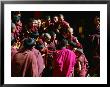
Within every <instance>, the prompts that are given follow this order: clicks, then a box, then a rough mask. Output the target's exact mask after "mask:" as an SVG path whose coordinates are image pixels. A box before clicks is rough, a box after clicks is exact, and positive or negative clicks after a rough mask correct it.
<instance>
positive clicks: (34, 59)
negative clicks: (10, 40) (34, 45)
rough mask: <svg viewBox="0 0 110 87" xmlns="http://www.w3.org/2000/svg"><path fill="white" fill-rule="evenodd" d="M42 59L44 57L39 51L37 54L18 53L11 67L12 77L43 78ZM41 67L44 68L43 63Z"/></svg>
mask: <svg viewBox="0 0 110 87" xmlns="http://www.w3.org/2000/svg"><path fill="white" fill-rule="evenodd" d="M40 58H42V56H41V55H40V53H38V51H36V54H35V52H33V51H32V50H27V51H24V52H18V53H16V54H15V56H14V58H13V60H12V65H11V70H12V71H11V73H12V74H11V75H12V77H39V76H41V75H40V74H41V72H42V71H39V70H40V69H39V68H40V67H39V64H40ZM41 61H42V59H41ZM40 65H41V67H42V66H43V64H42V62H41V64H40Z"/></svg>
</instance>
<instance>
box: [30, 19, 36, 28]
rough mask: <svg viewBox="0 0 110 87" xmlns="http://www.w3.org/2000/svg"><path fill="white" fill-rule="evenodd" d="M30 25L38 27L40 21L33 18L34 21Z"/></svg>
mask: <svg viewBox="0 0 110 87" xmlns="http://www.w3.org/2000/svg"><path fill="white" fill-rule="evenodd" d="M30 25H31V28H36V27H37V26H38V21H37V20H33V22H31V23H30Z"/></svg>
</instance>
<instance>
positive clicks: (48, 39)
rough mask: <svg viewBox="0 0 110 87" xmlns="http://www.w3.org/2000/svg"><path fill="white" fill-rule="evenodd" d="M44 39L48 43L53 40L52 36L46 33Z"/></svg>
mask: <svg viewBox="0 0 110 87" xmlns="http://www.w3.org/2000/svg"><path fill="white" fill-rule="evenodd" d="M43 38H44V41H46V42H48V41H50V40H51V36H50V34H49V33H44V35H43Z"/></svg>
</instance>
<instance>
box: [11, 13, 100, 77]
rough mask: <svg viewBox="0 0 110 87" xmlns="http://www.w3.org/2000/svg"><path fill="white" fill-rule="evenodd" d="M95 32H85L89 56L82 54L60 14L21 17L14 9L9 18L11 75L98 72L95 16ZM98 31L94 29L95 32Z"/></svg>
mask: <svg viewBox="0 0 110 87" xmlns="http://www.w3.org/2000/svg"><path fill="white" fill-rule="evenodd" d="M95 24H96V27H95V28H96V31H95V32H96V33H94V34H92V35H90V36H89V38H90V45H91V49H89V51H88V52H91V55H92V56H91V58H88V56H87V55H86V54H85V51H84V46H83V44H82V43H81V42H79V40H78V38H77V36H74V31H73V28H72V27H71V25H70V24H69V23H68V22H67V21H66V20H65V19H64V16H63V14H58V15H55V16H54V17H53V18H51V17H50V16H47V17H46V18H45V19H40V18H38V19H35V18H30V19H29V20H28V21H27V23H26V24H23V23H22V21H21V12H20V11H15V12H14V13H13V15H12V21H11V76H12V77H87V76H91V77H92V76H100V34H99V28H100V23H99V17H96V20H95ZM97 31H98V33H97Z"/></svg>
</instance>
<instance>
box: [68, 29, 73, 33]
mask: <svg viewBox="0 0 110 87" xmlns="http://www.w3.org/2000/svg"><path fill="white" fill-rule="evenodd" d="M68 30H69V32H70V34H71V35H73V28H71V27H70V28H68Z"/></svg>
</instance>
